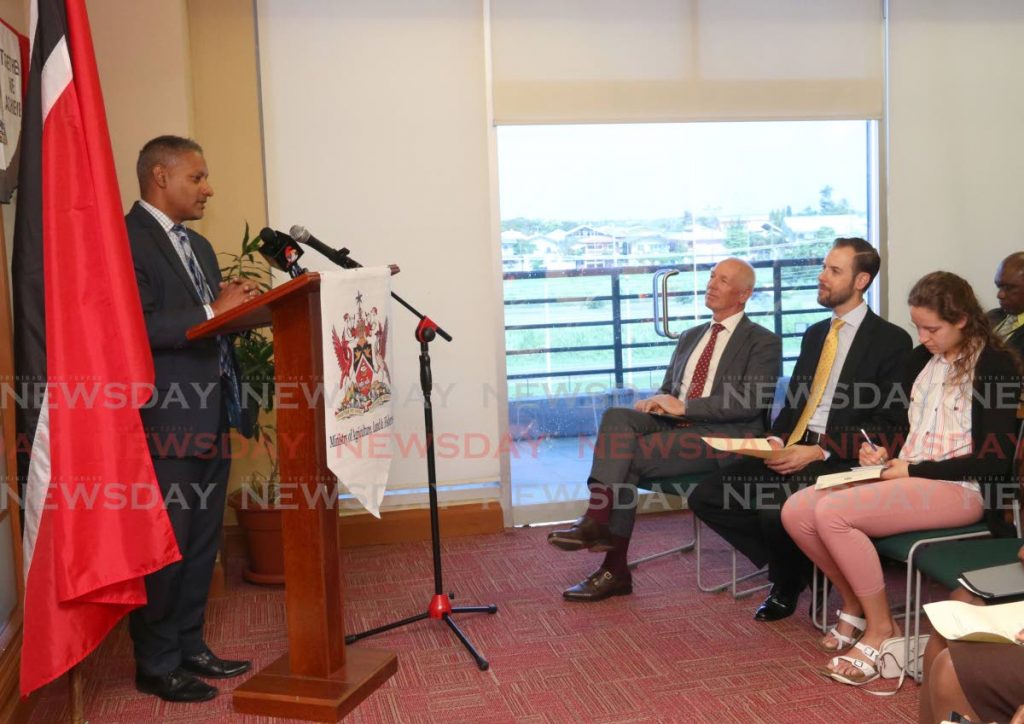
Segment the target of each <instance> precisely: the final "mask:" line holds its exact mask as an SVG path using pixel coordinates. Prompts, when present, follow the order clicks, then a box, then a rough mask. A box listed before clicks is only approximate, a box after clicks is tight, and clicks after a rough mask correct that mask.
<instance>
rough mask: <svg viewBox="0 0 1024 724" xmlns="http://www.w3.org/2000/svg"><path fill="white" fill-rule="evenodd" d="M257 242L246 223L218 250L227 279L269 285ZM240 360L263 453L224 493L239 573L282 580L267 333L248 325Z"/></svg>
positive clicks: (238, 341)
mask: <svg viewBox="0 0 1024 724" xmlns="http://www.w3.org/2000/svg"><path fill="white" fill-rule="evenodd" d="M260 243H261V240H260V238H259V237H258V236H255V237H253V238H249V225H248V224H246V225H245V232H244V234H243V235H242V246H241V252H240V253H238V254H230V253H222V254H221V256H223V257H225V258H226V260H227V264H226V265H225V266H222V267H221V273H222V274H223V275H224V277H225V278H231V277H234V278H240V279H245V280H248V281H251V282H254V283H256V284H257V285H259V288H260V290H261V291H267V290H269V289H270V266H269V265H268V264H267V263H266V262H265V261H264V260H263V257H261V256H260V255H259V252H258V249H259V246H260ZM234 346H235V356H236V357H237V359H238V366H239V370H240V373H241V374H240V380H239V381H240V382H241V384H242V389H243V395H242V402H243V404H244V405H245V406H246V408H247V410H248V413H249V416H250V418H251V419H252V421H253V442H255V443H256V444H257V445H258V446H259V448H260V449H261V450H262V451H263V452H264V453H265V454H266V460H265V461H261V465H258V466H257V469H255V470H252V471H250V472H249V473H248V474H247V475H246V479H245V482H244V484H243V486H242V488H240V489H239V490H236V491H235V492H234V493H232V494H231V495H230V496H228V505H230V506H231V507H232V508H233V509H234V511H235V515H236V516H237V517H238V524H239V525H240V526H241V528H242V531H243V533H244V535H245V545H246V549H247V551H248V556H249V564H248V565H247V566H246V568H245V571H244V572H243V574H242V575H243V577H244V578H245V580H247V581H249V582H250V583H263V584H280V583H284V544H283V541H282V537H281V511H280V509H279V507H278V502H279V499H280V484H281V479H280V469H279V460H278V454H277V444H276V443H277V428H276V427H275V426H274V425H273V424H272V423H271V422H268V421H267V419H266V416H267V414H268V413H270V412H271V411H273V409H274V343H273V341H272V340H271V338H270V337H269V335H268V334H267V332H265V331H263V330H259V329H251V330H247V331H245V332H242V333H241V334H238V335H236V336H235V338H234Z"/></svg>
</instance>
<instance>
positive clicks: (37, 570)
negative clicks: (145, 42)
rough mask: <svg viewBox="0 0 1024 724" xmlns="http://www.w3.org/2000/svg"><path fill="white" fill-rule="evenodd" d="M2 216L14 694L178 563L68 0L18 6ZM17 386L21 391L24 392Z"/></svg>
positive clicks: (98, 103) (141, 350)
mask: <svg viewBox="0 0 1024 724" xmlns="http://www.w3.org/2000/svg"><path fill="white" fill-rule="evenodd" d="M31 18H32V27H31V29H30V37H31V41H32V50H31V66H30V77H29V90H28V95H27V103H26V108H25V119H24V126H23V135H24V138H23V140H24V145H23V156H22V159H21V169H20V171H21V173H20V175H19V198H18V210H17V218H16V220H15V241H14V265H13V269H14V273H13V275H12V276H13V278H14V293H15V347H16V351H15V354H16V358H15V362H16V374H17V376H18V382H19V383H20V385H21V386H22V389H29V388H32V389H34V390H35V391H37V392H41V394H40V395H38V398H39V399H36V400H34V401H33V398H35V397H36V395H32V394H26V395H25V396H24V398H25V400H26V401H27V402H26V404H25V405H24V408H23V409H21V410H19V413H20V414H19V433H20V434H21V435H22V439H23V440H24V439H26V438H27V439H28V440H29V441H30V449H31V453H30V455H29V456H28V458H27V460H24V461H22V465H21V466H19V468H20V471H21V472H22V473H23V474H24V476H25V488H24V493H23V501H24V507H25V545H24V552H25V617H24V639H23V645H22V658H21V682H20V685H21V693H22V695H23V696H25V695H28V694H29V693H30V692H32V691H33V690H35V689H37V688H39V687H40V686H42V685H44V684H46V683H47V682H49V681H52V680H53V679H55V678H56V677H58V676H60V675H61V674H62V673H64V672H65V671H67V670H68V669H69V668H71V667H72V666H74V665H75V664H77V663H78V662H79V661H81V660H82V659H83V658H84V657H85V656H87V655H88V654H89V652H90V651H92V650H93V649H94V648H95V647H96V646H97V645H98V644H99V643H100V642H101V641H102V640H103V638H104V637H105V636H106V634H107V633H108V632H109V631H110V629H111V628H113V626H114V625H115V624H116V623H117V622H118V621H119V620H120V619H121V618H122V617H123V616H124V615H125V614H127V613H128V612H129V611H131V610H132V609H134V608H137V607H139V606H141V605H143V604H144V603H145V601H146V594H145V588H144V583H143V576H145V575H146V574H147V573H151V572H153V571H155V570H158V569H160V568H162V567H164V566H165V565H167V564H169V563H172V562H174V561H176V560H179V559H180V554H179V552H178V548H177V544H176V543H175V539H174V534H173V531H172V529H171V526H170V522H169V520H168V518H167V513H166V511H165V510H164V507H163V501H162V499H161V496H160V492H159V488H158V486H157V482H156V476H155V474H154V472H153V465H152V461H151V459H150V456H149V452H148V450H147V447H146V441H145V437H144V433H143V429H142V423H141V421H140V418H139V413H138V409H137V407H136V406H137V405H138V404H140V403H143V402H145V400H146V399H148V398H149V395H150V390H151V389H152V387H151V386H152V381H153V362H152V356H151V354H150V351H149V344H148V341H147V337H146V330H145V326H144V323H143V318H142V308H141V305H140V302H139V294H138V289H137V287H136V283H135V276H134V271H133V265H132V259H131V253H130V250H129V246H128V235H127V232H126V230H125V225H124V218H123V216H122V211H121V197H120V192H119V190H118V185H117V177H116V175H115V171H114V163H113V156H112V153H111V149H110V138H109V133H108V130H107V123H106V115H105V113H104V108H103V98H102V94H101V92H100V84H99V78H98V74H97V71H96V62H95V57H94V54H93V47H92V38H91V36H90V32H89V22H88V17H87V15H86V10H85V2H84V0H33V2H32V6H31ZM25 385H28V386H29V387H28V388H26V387H25Z"/></svg>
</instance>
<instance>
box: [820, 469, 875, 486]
mask: <svg viewBox="0 0 1024 724" xmlns="http://www.w3.org/2000/svg"><path fill="white" fill-rule="evenodd" d="M883 470H885V466H884V465H867V466H865V467H862V468H853V469H852V470H846V471H844V472H841V473H830V474H828V475H819V476H818V480H817V481H816V482H815V483H814V489H815V490H825V489H826V488H833V487H835V486H836V485H849V484H850V483H867V482H873V481H875V480H881V479H882V478H881V475H882V471H883Z"/></svg>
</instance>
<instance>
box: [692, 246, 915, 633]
mask: <svg viewBox="0 0 1024 724" xmlns="http://www.w3.org/2000/svg"><path fill="white" fill-rule="evenodd" d="M880 265H881V260H880V258H879V256H878V252H877V251H875V249H874V247H872V246H871V245H870V244H869V243H868V242H866V241H865V240H864V239H858V238H848V239H847V238H841V239H836V241H835V243H834V244H833V246H832V249H831V250H830V251H829V253H828V256H826V257H825V262H824V264H823V265H822V270H821V274H819V275H818V304H820V305H822V306H823V307H826V308H828V309H831V310H832V318H831V319H830V320H823V321H821V322H818V323H816V324H813V325H811V326H810V327H809V328H808V329H807V331H806V332H805V333H804V336H803V339H802V341H801V345H800V355H799V357H798V358H797V361H796V366H795V367H794V369H793V376H792V378H791V379H790V382H789V388H788V389H787V391H786V400H785V404H784V405H783V408H782V411H781V412H780V413H779V416H778V418H777V419H776V420H775V422H774V424H773V425H772V432H771V434H772V437H770V438H769V439H770V440H772V444H773V447H778V448H782V447H783V446H785V452H784V453H783V454H782V455H780V456H777V457H774V458H772V459H771V460H767V461H765V460H761V459H759V458H748V459H746V460H745V461H744V462H742V463H740V464H739V465H736V466H734V467H732V468H730V469H728V470H723V471H721V472H719V473H718V474H716V475H713V476H711V477H709V478H708V479H706V480H704V481H703V482H702V483H701V484H700V485H698V486H697V487H696V488H695V489H694V490H693V492H692V493H691V494H690V496H689V498H688V503H689V506H690V509H691V510H693V512H694V514H695V515H696V516H697V517H698V518H700V519H701V520H702V521H704V522H705V523H706V524H707V525H709V526H710V527H711V528H712V529H713V530H715V531H716V532H717V533H718V534H719V535H721V536H722V537H723V538H725V540H726V541H728V542H729V543H730V544H731V545H732V546H733V547H735V548H736V549H737V550H738V551H739V552H740V553H742V554H743V555H745V556H746V557H747V558H749V559H750V560H751V561H752V562H753V563H754V564H755V565H757V566H759V567H760V566H764V565H767V566H768V577H769V580H771V582H772V589H771V592H770V593H769V595H768V598H766V599H765V601H764V603H762V604H761V606H760V607H759V608H758V609H757V612H756V614H755V618H756V619H757V620H759V621H775V620H778V619H781V618H785V617H787V616H790V615H792V613H793V612H794V611H795V610H796V604H797V599H798V598H799V596H800V592H801V591H802V590H803V588H804V587H805V586H806V583H807V578H808V574H809V572H810V562H809V561H808V560H807V558H806V557H805V556H804V555H803V553H802V552H801V551H800V549H799V548H798V547H797V546H796V545H795V544H794V543H793V541H792V540H791V539H790V537H789V535H788V534H787V533H786V531H785V529H784V528H783V526H782V518H781V508H782V504H783V503H784V502H785V501H786V498H788V497H789V496H790V495H792V494H793V493H795V492H796V491H797V490H800V489H801V488H803V487H806V486H807V485H811V484H813V483H814V481H815V479H816V478H817V477H818V476H819V475H824V474H827V473H834V472H837V471H839V470H847V469H849V468H850V467H853V466H856V465H858V464H859V463H858V462H857V459H858V448H859V447H860V443H861V441H862V440H863V435H862V433H861V429H863V430H864V431H866V432H867V433H868V435H870V436H871V437H872V439H873V441H874V442H875V443H877V444H879V445H882V446H884V447H886V448H888V449H889V451H890V454H891V453H892V451H893V449H894V448H896V447H898V444H899V442H900V439H897V436H898V435H899V436H900V437H902V435H901V434H902V433H905V432H906V429H907V400H906V396H905V394H903V392H902V388H901V387H900V383H901V380H902V378H903V373H904V364H905V360H906V357H907V355H908V354H909V352H910V348H911V342H910V335H908V334H907V333H906V332H905V331H904V330H902V329H900V328H899V327H897V326H896V325H894V324H891V323H889V322H887V321H885V320H884V319H882V318H881V317H879V316H878V315H876V314H875V313H874V312H872V311H871V310H870V309H869V308H868V305H867V303H866V302H865V301H864V294H865V292H866V291H867V289H868V287H869V286H871V282H872V281H873V280H874V278H875V275H876V274H877V273H878V269H879V267H880ZM890 456H891V455H890Z"/></svg>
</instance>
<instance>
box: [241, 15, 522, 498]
mask: <svg viewBox="0 0 1024 724" xmlns="http://www.w3.org/2000/svg"><path fill="white" fill-rule="evenodd" d="M482 13H483V11H482V5H481V3H480V1H479V0H434V1H432V2H430V3H423V2H420V1H419V0H353V1H351V2H345V3H338V2H334V1H333V0H303V2H295V1H294V0H260V1H259V2H258V4H257V16H258V32H259V42H260V69H261V88H262V94H263V113H264V124H265V148H266V158H267V179H268V181H267V187H268V191H267V193H268V197H269V222H270V224H271V225H272V226H274V227H276V228H279V229H285V230H287V229H288V228H289V227H290V226H291V225H292V224H302V225H304V226H306V227H307V228H308V229H310V231H311V232H312V233H313V234H314V235H316V236H317V237H318V238H320V239H321V240H323V241H325V242H327V243H329V244H331V245H333V246H347V247H349V249H350V250H351V253H352V257H353V258H355V259H357V260H358V261H360V262H361V263H363V264H364V265H366V266H372V265H377V264H385V263H396V264H399V265H400V266H401V267H402V273H401V274H400V275H399V276H397V277H395V279H394V290H395V292H396V293H397V294H399V295H401V296H403V297H404V298H406V299H407V300H408V301H409V302H410V303H412V304H413V305H415V306H417V307H418V308H420V310H421V311H422V312H424V313H426V314H428V315H429V316H430V317H432V318H433V319H434V320H436V321H437V322H438V323H439V324H441V325H442V326H443V327H444V328H445V329H447V331H448V332H450V333H451V334H452V336H453V337H454V338H455V341H454V343H451V344H449V343H446V342H444V341H441V340H438V341H436V342H434V343H433V345H432V347H431V350H432V355H431V356H432V360H433V372H434V385H435V394H434V398H433V399H434V423H435V427H436V431H437V433H438V434H441V433H442V432H446V433H455V434H457V435H458V436H459V439H460V440H462V439H465V436H467V435H473V436H482V437H475V438H473V440H474V444H475V445H476V448H474V452H475V451H477V450H481V449H482V447H481V446H482V445H483V441H486V443H487V444H488V445H490V446H492V448H493V445H494V444H495V441H496V440H497V436H498V429H499V423H498V418H499V415H498V413H497V407H496V405H497V403H496V400H495V391H496V390H497V389H498V387H499V384H504V381H503V380H502V381H501V382H500V383H499V381H498V379H497V373H496V368H497V345H498V339H499V338H500V337H501V336H502V335H503V325H502V307H501V301H500V298H499V293H500V287H499V284H500V282H499V277H498V276H497V275H496V274H492V272H491V270H492V269H495V268H496V266H495V255H496V254H498V253H499V245H498V243H497V241H496V240H495V239H492V238H491V226H490V201H491V197H490V190H489V188H490V177H489V167H488V138H489V136H488V134H489V132H490V131H489V126H488V122H487V104H486V84H485V73H484V46H483V39H484V35H483V16H482ZM314 256H315V254H313V253H310V254H308V255H307V256H306V257H304V261H306V260H309V261H310V262H311V263H310V265H309V266H310V267H312V268H328V267H326V266H318V265H317V264H316V263H314V262H313V257H314ZM324 264H326V262H324ZM392 319H393V320H394V321H395V322H397V324H396V326H395V336H394V342H393V344H394V345H395V347H394V355H395V363H396V365H395V381H396V389H397V392H398V395H397V400H396V416H395V417H396V428H397V432H398V433H399V434H400V435H402V436H403V437H404V436H407V435H409V434H413V433H416V434H421V433H422V430H423V410H422V407H421V402H420V396H419V367H418V344H417V343H416V341H415V339H414V337H413V329H414V328H415V321H416V320H415V319H414V318H413V317H412V315H410V314H408V313H406V312H405V310H404V309H402V308H401V307H399V306H398V305H397V304H396V305H394V306H393V307H392ZM499 464H500V460H499V459H498V458H497V457H495V456H494V450H493V449H491V450H490V454H489V455H487V456H486V457H470V456H466V455H460V456H458V458H457V459H451V458H448V457H444V456H442V457H439V459H438V478H439V480H441V481H442V482H452V481H473V482H480V481H484V482H494V481H496V480H497V479H498V476H499ZM425 480H426V471H425V465H424V462H423V460H422V459H420V458H418V457H414V458H411V459H396V461H395V465H394V467H393V469H392V482H391V486H390V487H392V488H393V489H394V488H400V487H410V486H417V485H422V484H423V483H424V482H425ZM494 494H495V493H494V492H492V493H491V494H490V495H492V496H493V495H494Z"/></svg>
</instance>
